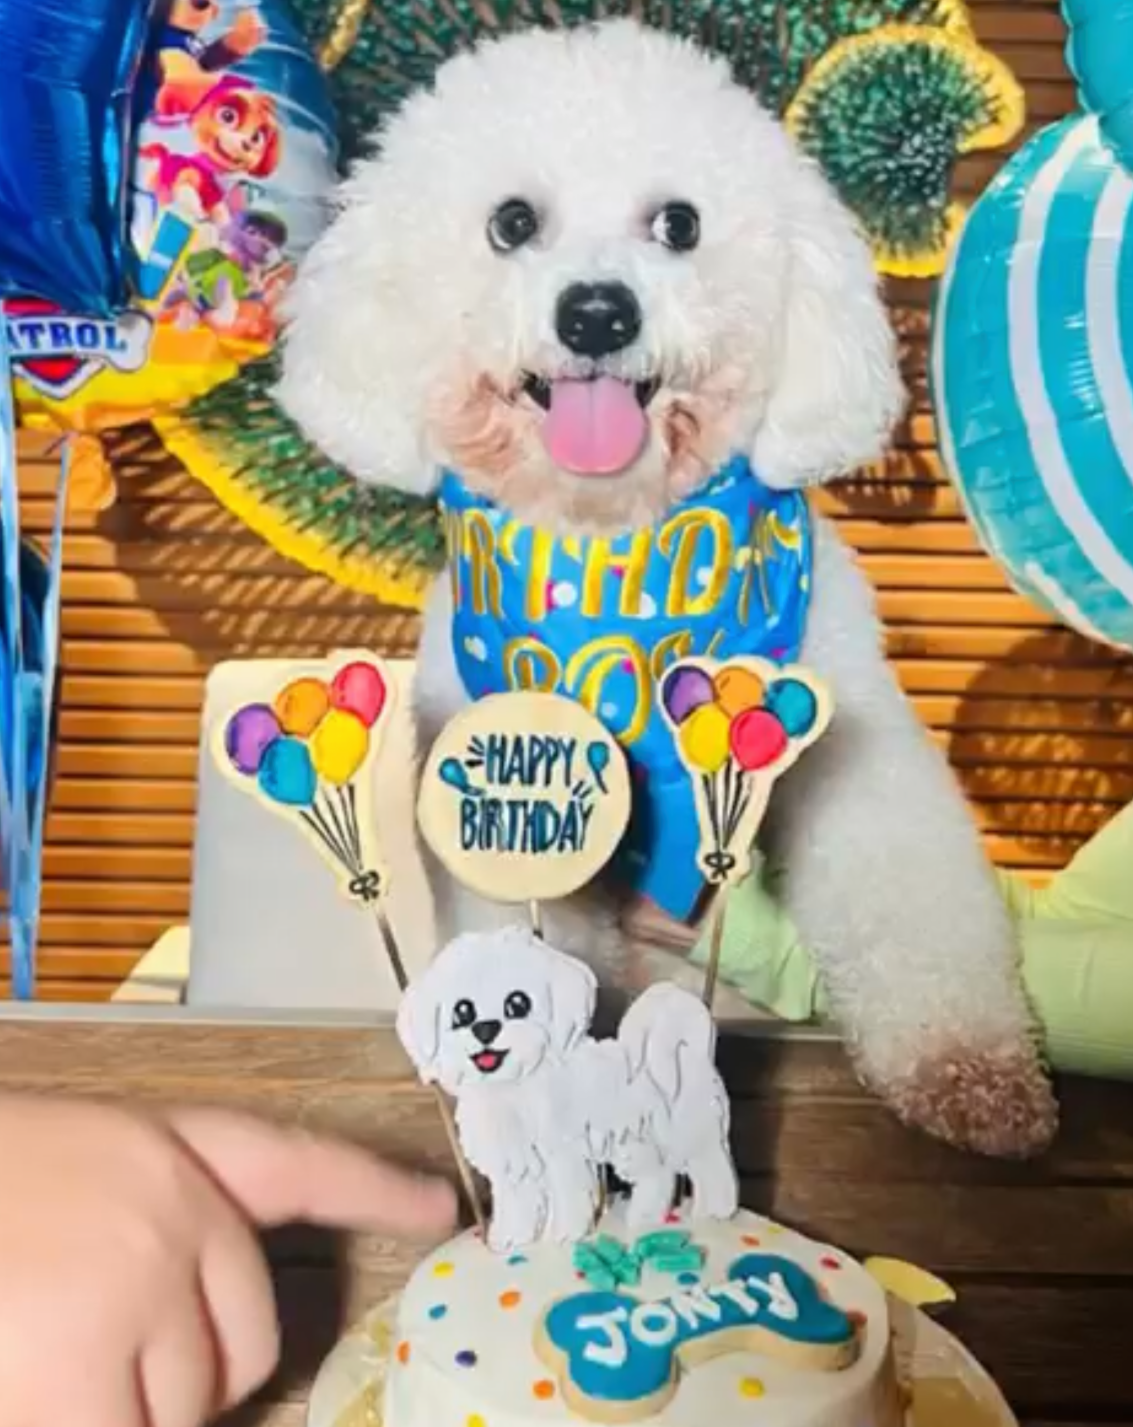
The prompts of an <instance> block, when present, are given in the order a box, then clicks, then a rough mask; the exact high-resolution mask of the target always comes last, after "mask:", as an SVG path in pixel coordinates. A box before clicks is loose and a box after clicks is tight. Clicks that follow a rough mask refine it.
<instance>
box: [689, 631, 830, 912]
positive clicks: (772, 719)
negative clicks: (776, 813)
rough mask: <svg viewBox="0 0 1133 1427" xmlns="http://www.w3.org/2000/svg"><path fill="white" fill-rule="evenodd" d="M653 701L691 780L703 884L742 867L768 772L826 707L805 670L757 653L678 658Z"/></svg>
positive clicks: (819, 724)
mask: <svg viewBox="0 0 1133 1427" xmlns="http://www.w3.org/2000/svg"><path fill="white" fill-rule="evenodd" d="M661 706H662V708H663V709H664V712H665V717H666V719H667V721H668V723H669V725H670V727H671V728H672V731H673V737H674V742H675V744H676V748H677V753H678V755H679V756H680V759H681V762H682V763H683V764H684V766H685V768H686V769H687V770H688V773H689V776H690V777H691V779H692V781H693V790H694V795H695V798H696V806H697V816H698V818H699V821H700V830H701V851H700V856H699V862H700V867H701V870H702V872H703V873H704V876H705V880H706V881H707V882H708V884H709V886H711V887H717V888H719V887H723V886H724V885H726V884H727V883H729V882H731V881H733V880H735V878H736V877H737V876H742V875H743V873H744V872H746V870H747V867H748V862H749V860H750V849H751V845H752V840H753V837H754V834H755V831H756V829H757V828H758V826H759V823H760V821H761V820H762V818H763V814H764V812H765V811H766V808H767V803H768V800H769V798H770V796H771V789H772V787H773V786H774V784H775V781H776V779H777V778H779V777H780V776H781V775H782V774H783V773H785V772H786V771H787V769H788V768H789V767H790V765H791V764H792V763H793V762H794V761H795V759H796V758H798V757H799V755H800V754H801V753H803V752H804V751H805V750H806V749H807V748H809V747H810V745H811V744H812V743H814V742H815V741H816V739H818V738H819V737H820V736H821V735H822V734H823V733H824V732H825V730H826V727H827V725H828V724H829V722H830V716H831V705H830V699H829V696H828V694H827V693H826V690H825V688H824V687H823V686H822V685H821V684H820V683H819V682H818V681H817V680H816V679H815V678H814V676H813V675H812V674H811V673H810V672H809V671H808V670H806V669H802V668H799V667H797V666H786V667H780V666H779V665H776V664H773V663H770V662H768V661H766V660H763V659H755V658H739V659H731V660H729V661H728V662H727V663H717V662H716V661H715V660H712V659H681V660H678V661H677V662H676V663H674V664H672V665H670V667H669V669H668V670H667V671H666V672H665V674H664V676H663V678H662V680H661Z"/></svg>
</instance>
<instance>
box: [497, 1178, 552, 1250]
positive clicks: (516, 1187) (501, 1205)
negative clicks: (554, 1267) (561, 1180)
mask: <svg viewBox="0 0 1133 1427" xmlns="http://www.w3.org/2000/svg"><path fill="white" fill-rule="evenodd" d="M491 1185H492V1222H491V1224H490V1226H489V1228H488V1247H489V1248H490V1249H492V1250H493V1252H495V1253H498V1254H499V1253H510V1252H513V1251H514V1250H516V1249H526V1248H529V1247H530V1246H531V1245H532V1244H534V1243H536V1242H537V1241H538V1240H539V1239H541V1238H542V1237H543V1235H544V1233H545V1232H546V1229H547V1221H548V1215H549V1208H550V1206H549V1203H548V1198H547V1192H546V1186H545V1185H544V1183H543V1181H542V1179H541V1177H539V1176H538V1175H535V1174H525V1175H523V1176H522V1177H521V1178H518V1179H513V1178H511V1176H510V1175H508V1174H502V1175H498V1176H497V1177H496V1178H495V1179H493V1180H492V1181H491Z"/></svg>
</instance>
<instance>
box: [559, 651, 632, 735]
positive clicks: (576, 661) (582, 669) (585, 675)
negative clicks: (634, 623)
mask: <svg viewBox="0 0 1133 1427" xmlns="http://www.w3.org/2000/svg"><path fill="white" fill-rule="evenodd" d="M623 665H629V672H630V673H631V674H632V675H633V683H634V693H633V710H632V713H631V714H630V717H629V721H628V722H627V724H626V726H625V728H624V729H622V730H620V731H619V732H617V733H616V734H615V736H616V737H617V738H619V739H621V740H622V741H623V742H624V743H626V744H633V743H636V742H637V740H638V739H639V738H640V737H641V735H642V734H643V733H644V732H645V728H646V725H647V724H648V722H649V715H650V714H651V713H652V712H653V681H652V679H651V678H650V674H649V656H648V655H647V654H646V652H645V650H644V649H643V648H642V647H641V645H640V644H639V643H638V642H637V640H636V639H630V638H628V637H627V636H626V635H622V634H608V635H606V636H604V637H603V638H602V639H592V640H591V641H590V642H589V643H588V644H585V645H583V647H582V648H581V649H579V650H578V651H577V652H576V653H575V654H572V655H571V657H570V660H569V661H568V663H567V667H566V691H567V693H568V694H574V695H575V697H576V698H577V699H578V700H579V701H580V702H581V703H582V704H583V705H584V706H585V707H586V708H588V709H589V710H590V712H591V713H592V714H594V715H596V716H597V715H598V711H599V709H600V708H601V705H602V688H603V685H604V684H605V682H606V680H607V678H608V677H609V676H610V674H612V673H613V672H614V671H615V670H616V669H619V668H620V667H621V666H623Z"/></svg>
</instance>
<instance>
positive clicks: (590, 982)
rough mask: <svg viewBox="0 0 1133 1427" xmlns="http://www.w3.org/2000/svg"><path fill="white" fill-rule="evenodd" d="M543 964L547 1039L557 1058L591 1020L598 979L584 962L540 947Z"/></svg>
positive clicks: (578, 1037) (585, 1031)
mask: <svg viewBox="0 0 1133 1427" xmlns="http://www.w3.org/2000/svg"><path fill="white" fill-rule="evenodd" d="M540 950H541V952H542V954H543V956H544V958H545V960H546V965H547V996H548V1000H549V1002H550V1007H551V1037H552V1039H553V1041H554V1044H555V1049H556V1050H557V1051H558V1052H559V1054H560V1055H564V1056H565V1055H569V1054H570V1052H571V1051H572V1050H573V1049H574V1047H575V1046H576V1045H577V1044H578V1042H579V1041H580V1040H581V1039H582V1037H583V1036H584V1035H585V1034H586V1033H587V1031H589V1029H590V1023H591V1021H592V1020H593V1019H594V1002H595V998H596V996H597V991H598V978H597V977H596V976H595V975H594V973H593V971H591V969H590V967H589V966H587V965H586V963H585V962H582V961H577V960H575V958H574V957H573V956H566V955H564V954H563V953H562V952H561V951H553V950H552V949H551V948H550V947H541V948H540Z"/></svg>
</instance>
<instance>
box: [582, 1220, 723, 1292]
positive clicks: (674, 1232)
mask: <svg viewBox="0 0 1133 1427" xmlns="http://www.w3.org/2000/svg"><path fill="white" fill-rule="evenodd" d="M573 1262H574V1267H575V1270H576V1272H578V1273H580V1274H581V1275H582V1276H583V1278H585V1280H586V1282H587V1283H588V1284H589V1285H590V1287H591V1288H594V1289H597V1290H599V1291H605V1292H607V1293H612V1292H613V1291H614V1290H615V1289H618V1288H634V1287H636V1286H637V1284H639V1283H640V1282H641V1275H642V1273H643V1271H644V1270H645V1269H647V1268H651V1269H653V1270H654V1271H655V1272H656V1273H672V1274H679V1273H697V1272H699V1270H700V1269H701V1267H702V1266H703V1264H704V1250H703V1249H702V1248H701V1247H700V1245H699V1244H694V1243H693V1241H692V1235H691V1234H690V1233H688V1231H687V1230H685V1229H657V1230H654V1231H653V1232H652V1233H649V1234H642V1235H641V1237H640V1238H639V1239H637V1240H636V1241H635V1242H634V1244H633V1245H632V1246H630V1245H628V1244H623V1243H622V1242H621V1240H620V1239H615V1238H614V1237H613V1235H611V1234H599V1236H598V1237H597V1238H596V1239H590V1240H587V1241H586V1242H585V1243H581V1244H576V1245H575V1248H574V1259H573Z"/></svg>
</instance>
